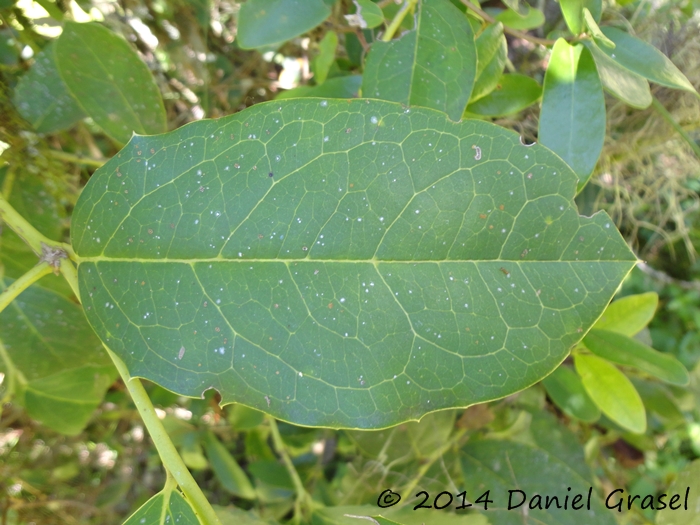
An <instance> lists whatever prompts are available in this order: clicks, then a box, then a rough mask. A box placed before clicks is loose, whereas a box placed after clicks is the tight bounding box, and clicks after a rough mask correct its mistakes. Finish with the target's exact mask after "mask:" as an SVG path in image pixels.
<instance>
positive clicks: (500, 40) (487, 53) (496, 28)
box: [469, 22, 508, 103]
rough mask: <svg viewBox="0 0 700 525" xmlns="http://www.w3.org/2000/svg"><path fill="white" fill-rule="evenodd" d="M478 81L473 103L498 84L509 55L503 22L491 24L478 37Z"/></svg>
mask: <svg viewBox="0 0 700 525" xmlns="http://www.w3.org/2000/svg"><path fill="white" fill-rule="evenodd" d="M476 55H477V68H476V82H475V83H474V89H473V90H472V94H471V99H470V101H469V102H471V103H473V102H474V101H476V100H479V99H480V98H481V97H483V96H485V95H488V94H489V93H491V91H493V90H494V88H495V87H496V85H497V84H498V80H499V79H500V78H501V75H502V74H503V68H504V67H505V65H506V59H507V57H508V43H507V42H506V37H505V35H504V34H503V24H501V23H500V22H498V23H495V24H489V25H488V26H486V28H485V29H484V30H483V31H482V32H481V33H480V34H479V36H478V37H477V39H476Z"/></svg>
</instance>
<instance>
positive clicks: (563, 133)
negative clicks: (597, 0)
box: [539, 38, 605, 189]
mask: <svg viewBox="0 0 700 525" xmlns="http://www.w3.org/2000/svg"><path fill="white" fill-rule="evenodd" d="M539 140H540V142H541V143H542V144H543V145H545V146H547V147H548V148H551V149H552V150H553V151H554V152H555V153H557V154H558V155H559V156H560V157H561V158H562V159H564V160H565V161H566V162H567V163H568V164H569V166H571V167H572V168H573V170H574V171H575V172H576V175H578V177H579V179H580V180H579V189H581V188H582V187H583V186H584V185H585V184H586V182H587V181H588V178H589V177H590V176H591V173H592V172H593V168H595V165H596V163H597V162H598V157H599V156H600V152H601V151H602V149H603V141H604V140H605V99H604V97H603V87H602V85H601V83H600V78H599V77H598V72H597V71H596V67H595V63H594V62H593V57H592V56H591V52H590V51H588V50H587V49H586V48H585V47H583V45H581V44H576V45H573V46H572V45H569V44H568V43H567V42H566V40H564V39H563V38H560V39H559V40H557V43H556V44H554V49H553V50H552V56H551V58H550V59H549V65H548V66H547V72H546V73H545V77H544V92H543V94H542V111H541V112H540V125H539Z"/></svg>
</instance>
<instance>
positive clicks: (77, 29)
mask: <svg viewBox="0 0 700 525" xmlns="http://www.w3.org/2000/svg"><path fill="white" fill-rule="evenodd" d="M56 63H57V65H58V70H59V72H60V75H61V78H62V79H63V82H65V84H66V86H68V89H69V90H70V92H71V93H72V95H73V97H75V100H77V101H78V103H79V104H80V106H81V107H82V108H83V110H84V111H85V113H86V114H87V115H88V116H89V117H90V118H92V119H93V120H94V121H95V123H96V124H97V125H98V126H100V127H101V128H102V129H103V130H104V131H105V133H107V134H108V135H109V136H110V137H112V138H113V139H115V140H116V141H118V142H121V143H126V142H128V140H129V139H130V138H131V134H132V133H134V132H135V133H140V134H153V133H162V132H163V131H165V130H166V129H167V127H166V123H165V109H164V107H163V100H162V98H161V96H160V91H159V90H158V86H157V85H156V83H155V81H154V79H153V75H152V74H151V72H150V71H149V70H148V66H146V64H144V63H143V61H142V60H141V59H140V58H139V56H138V55H137V54H136V52H135V51H134V50H133V49H132V48H131V46H130V45H129V44H128V43H127V42H126V41H125V40H124V39H123V38H121V37H119V36H117V35H116V34H115V33H113V32H112V31H110V30H109V29H107V28H106V27H103V26H101V25H99V24H96V23H88V24H78V23H75V22H66V24H65V27H64V29H63V33H62V34H61V36H60V37H59V39H58V40H57V42H56Z"/></svg>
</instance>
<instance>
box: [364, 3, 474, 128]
mask: <svg viewBox="0 0 700 525" xmlns="http://www.w3.org/2000/svg"><path fill="white" fill-rule="evenodd" d="M475 76H476V47H475V44H474V33H473V32H472V29H471V26H470V25H469V22H468V21H467V19H466V17H465V16H464V15H463V14H462V13H461V12H460V11H459V9H457V8H456V7H455V6H454V5H452V4H451V3H450V1H449V0H423V1H422V2H421V7H420V11H419V14H418V18H417V23H416V28H415V29H413V30H411V31H407V32H406V33H405V34H403V35H402V36H401V38H398V39H396V40H392V41H390V42H382V41H376V42H374V43H373V44H372V47H371V48H370V51H369V54H368V56H367V63H366V65H365V72H364V75H363V80H362V96H364V97H372V98H379V99H382V100H390V101H393V102H401V103H402V104H405V105H416V106H424V107H428V108H433V109H437V110H439V111H443V112H445V113H447V114H448V115H449V116H450V118H451V119H452V120H459V119H460V118H461V117H462V113H463V112H464V108H465V106H466V105H467V101H468V100H469V96H470V94H471V91H472V87H473V84H474V78H475Z"/></svg>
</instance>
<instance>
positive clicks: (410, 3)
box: [382, 0, 418, 42]
mask: <svg viewBox="0 0 700 525" xmlns="http://www.w3.org/2000/svg"><path fill="white" fill-rule="evenodd" d="M417 3H418V0H406V1H405V2H404V3H403V5H402V6H401V9H399V10H398V11H397V13H396V15H395V16H394V19H393V20H392V21H391V23H390V24H389V27H387V28H386V31H385V32H384V34H383V35H382V40H383V41H384V42H388V41H389V40H391V39H392V38H394V34H395V33H396V31H398V30H399V27H401V22H403V19H404V18H406V15H407V14H408V12H409V11H410V10H411V9H413V8H414V7H415V5H416V4H417Z"/></svg>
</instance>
